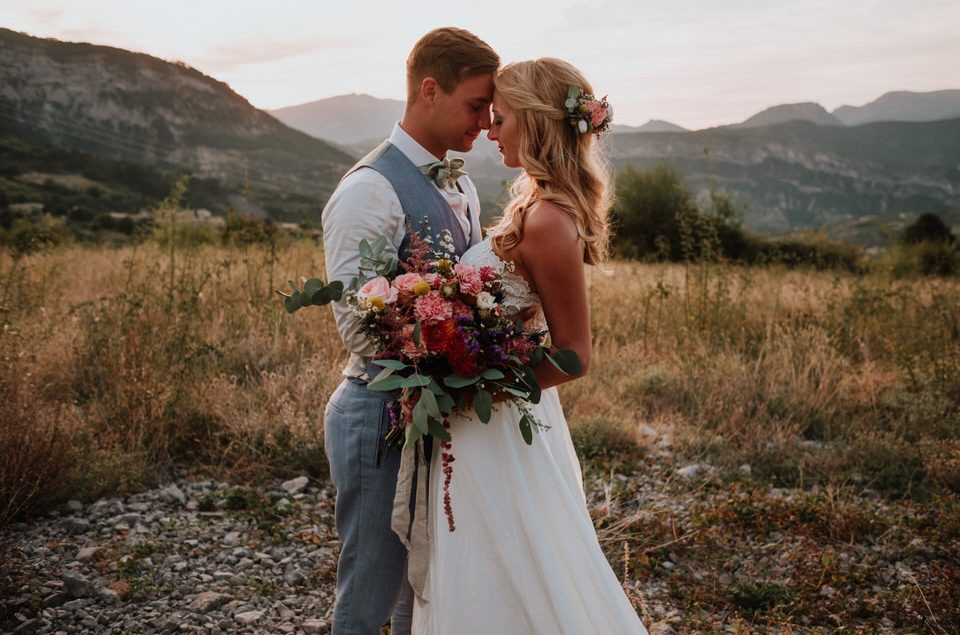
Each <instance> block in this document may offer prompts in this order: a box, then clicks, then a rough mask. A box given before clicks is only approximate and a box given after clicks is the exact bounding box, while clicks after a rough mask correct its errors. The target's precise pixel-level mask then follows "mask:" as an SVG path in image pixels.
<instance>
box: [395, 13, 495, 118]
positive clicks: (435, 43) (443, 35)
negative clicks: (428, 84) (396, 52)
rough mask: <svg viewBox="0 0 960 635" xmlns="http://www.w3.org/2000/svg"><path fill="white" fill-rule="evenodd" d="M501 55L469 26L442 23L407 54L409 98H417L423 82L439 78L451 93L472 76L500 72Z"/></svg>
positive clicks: (446, 91) (418, 41)
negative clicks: (459, 27)
mask: <svg viewBox="0 0 960 635" xmlns="http://www.w3.org/2000/svg"><path fill="white" fill-rule="evenodd" d="M499 66H500V56H499V55H497V54H496V52H495V51H494V50H493V49H492V48H490V45H489V44H487V43H486V42H484V41H483V40H481V39H480V38H478V37H477V36H476V35H474V34H473V33H471V32H470V31H467V30H465V29H458V28H455V27H441V28H439V29H434V30H432V31H430V32H429V33H427V34H426V35H424V36H423V37H422V38H420V39H419V40H417V43H416V44H414V45H413V50H411V51H410V56H409V57H407V101H411V102H413V101H416V100H417V93H418V92H419V90H420V82H422V81H423V80H424V78H426V77H432V78H434V79H435V80H437V84H439V86H440V88H441V90H443V92H445V93H447V94H448V95H449V94H450V93H452V92H453V91H454V89H455V88H456V87H457V85H458V84H459V83H460V82H461V81H462V80H464V79H467V78H468V77H476V76H477V75H487V74H491V75H492V74H493V73H495V72H497V68H498V67H499Z"/></svg>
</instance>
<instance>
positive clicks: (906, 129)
mask: <svg viewBox="0 0 960 635" xmlns="http://www.w3.org/2000/svg"><path fill="white" fill-rule="evenodd" d="M611 154H612V156H613V159H614V161H615V164H616V166H617V167H618V168H619V167H623V166H625V165H636V166H641V167H643V166H650V165H654V164H656V163H659V162H666V163H669V164H671V165H674V166H676V167H677V168H678V169H679V170H680V171H681V172H682V173H683V174H684V175H685V177H686V178H687V180H688V181H689V183H690V185H691V186H692V187H693V188H694V190H696V191H697V192H698V193H699V195H700V196H701V197H703V198H704V199H706V198H707V192H708V190H709V188H710V187H711V186H713V187H716V188H718V189H721V190H725V191H727V192H730V193H731V194H732V195H733V197H734V199H735V200H736V201H738V202H739V203H740V204H741V205H743V206H745V207H746V213H745V218H744V221H745V225H746V226H747V227H748V228H751V229H754V230H757V231H764V232H771V233H772V232H784V231H789V230H792V229H797V228H804V227H806V228H810V227H820V226H822V225H825V224H835V223H838V222H841V221H844V220H849V219H854V218H857V217H860V216H864V215H873V214H880V215H889V214H899V213H902V212H903V213H906V212H923V211H932V212H945V211H949V210H953V209H960V171H958V170H957V166H958V165H960V119H955V120H950V121H935V122H918V123H907V122H887V123H873V124H867V125H863V126H855V127H845V126H817V125H815V124H812V123H810V122H806V121H794V122H789V123H784V124H779V125H772V126H766V127H761V128H735V127H721V128H712V129H708V130H699V131H695V132H686V133H659V134H632V135H612V136H611Z"/></svg>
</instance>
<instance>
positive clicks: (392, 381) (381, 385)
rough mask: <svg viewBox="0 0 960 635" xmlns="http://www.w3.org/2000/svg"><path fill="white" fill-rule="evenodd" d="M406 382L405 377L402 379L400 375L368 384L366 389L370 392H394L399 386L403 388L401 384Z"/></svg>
mask: <svg viewBox="0 0 960 635" xmlns="http://www.w3.org/2000/svg"><path fill="white" fill-rule="evenodd" d="M378 377H379V375H378ZM406 380H407V378H406V377H402V376H400V375H390V376H389V377H386V378H384V379H381V380H379V381H372V382H370V383H369V384H367V388H369V389H370V390H380V391H384V390H396V389H397V388H400V387H401V386H403V382H405V381H406Z"/></svg>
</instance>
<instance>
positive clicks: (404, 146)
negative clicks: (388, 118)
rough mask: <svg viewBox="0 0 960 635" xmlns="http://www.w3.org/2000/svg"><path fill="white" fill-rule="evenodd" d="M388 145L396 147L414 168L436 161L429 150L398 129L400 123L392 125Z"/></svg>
mask: <svg viewBox="0 0 960 635" xmlns="http://www.w3.org/2000/svg"><path fill="white" fill-rule="evenodd" d="M389 140H390V143H391V144H393V145H394V146H396V148H397V150H399V151H400V152H402V153H403V154H404V155H405V156H406V157H407V158H408V159H410V162H411V163H413V164H414V165H416V166H418V167H419V166H421V165H429V164H431V163H433V162H435V161H437V160H438V159H437V157H435V156H433V155H432V154H431V153H430V151H429V150H427V149H426V148H424V147H423V146H422V145H420V144H419V143H417V141H416V140H415V139H414V138H413V137H411V136H410V134H409V133H408V132H407V131H406V130H404V129H403V128H401V127H400V122H397V123H395V124H393V132H391V133H390V139H389Z"/></svg>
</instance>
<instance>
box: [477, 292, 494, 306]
mask: <svg viewBox="0 0 960 635" xmlns="http://www.w3.org/2000/svg"><path fill="white" fill-rule="evenodd" d="M495 306H497V301H496V300H495V299H494V297H493V296H492V295H490V294H489V293H487V292H486V291H481V292H480V293H478V294H477V308H478V309H492V308H493V307H495Z"/></svg>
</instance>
